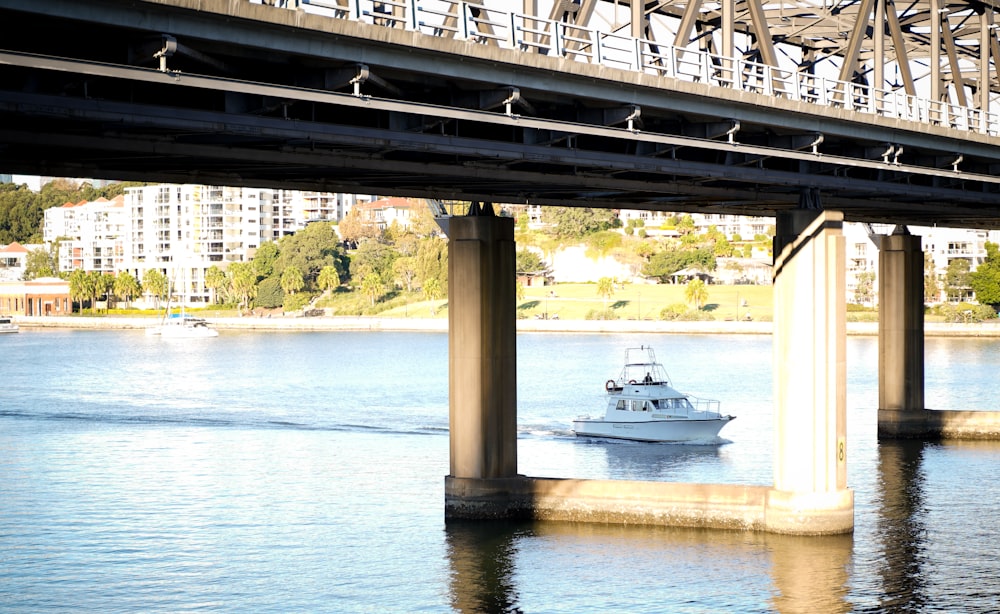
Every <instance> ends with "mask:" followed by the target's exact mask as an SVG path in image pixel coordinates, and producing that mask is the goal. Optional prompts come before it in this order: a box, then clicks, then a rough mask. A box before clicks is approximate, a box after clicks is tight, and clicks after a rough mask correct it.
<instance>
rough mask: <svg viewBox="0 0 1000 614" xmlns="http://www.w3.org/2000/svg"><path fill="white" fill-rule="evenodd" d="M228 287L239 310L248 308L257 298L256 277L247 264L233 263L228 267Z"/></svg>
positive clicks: (251, 267)
mask: <svg viewBox="0 0 1000 614" xmlns="http://www.w3.org/2000/svg"><path fill="white" fill-rule="evenodd" d="M227 272H228V275H229V287H230V289H231V292H232V296H233V298H234V299H236V303H237V306H238V307H239V308H240V309H247V308H249V307H250V302H251V301H253V299H254V298H255V297H256V296H257V275H256V274H255V273H254V270H253V265H251V264H250V263H249V262H233V263H232V264H230V265H229V269H228V271H227Z"/></svg>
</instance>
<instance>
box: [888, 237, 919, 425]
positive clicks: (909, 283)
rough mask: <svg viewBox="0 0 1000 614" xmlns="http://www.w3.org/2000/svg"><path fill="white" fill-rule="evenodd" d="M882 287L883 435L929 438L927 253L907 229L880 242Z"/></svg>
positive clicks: (917, 238)
mask: <svg viewBox="0 0 1000 614" xmlns="http://www.w3.org/2000/svg"><path fill="white" fill-rule="evenodd" d="M878 284H879V289H878V295H879V306H878V321H879V325H878V328H879V330H878V434H879V437H885V438H893V437H900V436H918V435H926V434H927V433H926V432H925V429H926V427H927V426H928V423H927V416H926V414H925V412H926V410H925V408H924V252H923V250H922V249H921V244H920V237H918V236H915V235H911V234H910V233H909V231H908V230H907V228H906V226H902V225H900V226H896V229H895V230H894V231H893V233H892V234H891V235H889V236H885V237H882V238H881V243H880V246H879V271H878Z"/></svg>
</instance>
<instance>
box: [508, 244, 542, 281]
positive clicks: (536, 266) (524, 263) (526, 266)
mask: <svg viewBox="0 0 1000 614" xmlns="http://www.w3.org/2000/svg"><path fill="white" fill-rule="evenodd" d="M546 268H547V267H546V266H545V261H543V260H542V258H541V256H539V255H538V254H537V253H535V252H533V251H531V250H530V249H524V248H523V247H522V248H519V249H518V250H517V253H516V254H515V255H514V270H516V271H517V274H518V275H526V274H529V273H537V272H539V271H544V270H546Z"/></svg>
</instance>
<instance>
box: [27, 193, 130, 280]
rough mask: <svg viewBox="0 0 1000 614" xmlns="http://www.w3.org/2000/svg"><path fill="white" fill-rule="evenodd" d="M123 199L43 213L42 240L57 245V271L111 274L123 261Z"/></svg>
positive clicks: (70, 206) (100, 200)
mask: <svg viewBox="0 0 1000 614" xmlns="http://www.w3.org/2000/svg"><path fill="white" fill-rule="evenodd" d="M124 200H125V199H124V198H123V197H121V196H119V197H116V198H115V199H114V200H108V199H106V198H100V199H98V200H95V201H93V202H80V203H75V204H74V203H66V204H65V205H63V206H61V207H52V208H50V209H46V210H45V214H44V215H45V219H44V222H43V225H42V237H43V238H44V240H45V242H46V243H47V244H49V245H51V244H52V243H55V242H56V241H59V262H58V263H57V265H58V267H59V270H60V271H71V270H73V269H82V270H84V271H99V272H101V273H114V272H115V271H117V270H119V267H120V266H121V265H122V263H123V262H124V261H125V245H124V234H125V224H126V219H125V218H126V212H125V207H124Z"/></svg>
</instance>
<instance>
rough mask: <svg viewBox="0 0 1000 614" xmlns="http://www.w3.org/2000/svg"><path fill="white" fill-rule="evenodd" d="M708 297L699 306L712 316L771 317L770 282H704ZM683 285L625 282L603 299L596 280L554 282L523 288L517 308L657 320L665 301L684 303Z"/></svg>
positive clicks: (576, 316)
mask: <svg viewBox="0 0 1000 614" xmlns="http://www.w3.org/2000/svg"><path fill="white" fill-rule="evenodd" d="M706 289H707V290H708V300H707V301H706V304H705V305H704V306H703V307H702V309H703V310H704V311H706V312H708V313H709V314H711V316H712V317H713V318H714V319H715V320H735V319H737V312H738V316H739V318H740V319H744V318H746V315H747V313H748V312H749V313H750V315H751V316H752V318H753V319H754V320H764V321H769V320H771V316H772V315H773V287H772V286H706ZM684 292H685V286H683V285H673V284H656V285H652V284H625V286H624V287H621V286H619V287H618V288H616V289H615V292H614V294H613V295H612V296H611V298H609V299H608V300H607V301H605V300H604V299H603V298H602V297H600V296H598V294H597V284H556V285H554V286H544V287H541V286H539V287H533V288H525V289H524V299H523V300H521V301H519V302H518V311H519V313H520V314H522V315H523V316H525V317H529V318H533V317H535V315H536V314H544V313H545V312H548V313H549V316H550V317H551V316H552V315H555V314H558V316H559V318H560V319H566V320H582V319H585V318H586V315H587V313H588V312H591V311H595V310H596V311H603V310H605V309H610V310H611V311H612V312H613V313H614V314H615V315H616V316H617V317H618V319H620V320H659V319H660V311H662V310H663V308H664V307H667V306H669V305H675V304H681V305H685V306H688V307H693V306H691V305H687V300H686V299H685V297H684Z"/></svg>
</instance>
